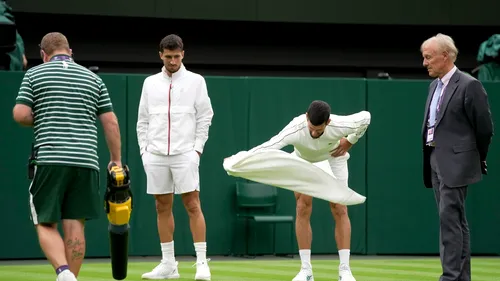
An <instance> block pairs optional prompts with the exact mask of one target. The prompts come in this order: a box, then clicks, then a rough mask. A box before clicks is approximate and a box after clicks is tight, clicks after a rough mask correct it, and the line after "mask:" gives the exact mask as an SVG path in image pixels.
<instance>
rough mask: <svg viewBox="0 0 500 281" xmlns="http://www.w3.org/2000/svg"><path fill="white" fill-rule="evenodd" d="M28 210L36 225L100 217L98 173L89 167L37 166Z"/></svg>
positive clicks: (31, 186)
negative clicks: (62, 220)
mask: <svg viewBox="0 0 500 281" xmlns="http://www.w3.org/2000/svg"><path fill="white" fill-rule="evenodd" d="M29 191H30V213H31V219H32V221H33V223H34V224H35V225H37V224H39V223H57V222H59V221H60V220H61V219H78V220H91V219H96V218H98V217H99V211H100V208H101V207H102V204H100V203H101V202H100V200H101V198H100V195H99V172H98V171H97V170H94V169H90V168H82V167H74V166H59V165H42V166H37V167H36V170H35V177H34V179H33V181H32V182H31V185H30V190H29Z"/></svg>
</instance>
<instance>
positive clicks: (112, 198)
mask: <svg viewBox="0 0 500 281" xmlns="http://www.w3.org/2000/svg"><path fill="white" fill-rule="evenodd" d="M104 197H105V198H104V209H105V210H106V214H107V216H108V221H109V227H108V231H109V242H110V252H111V268H112V273H113V278H114V279H115V280H123V279H125V278H126V277H127V268H128V232H129V229H130V225H129V221H130V215H131V214H132V191H131V190H130V177H129V169H128V166H127V165H124V166H123V168H122V167H119V166H118V165H116V164H115V163H112V164H111V166H110V167H109V169H108V175H107V188H106V193H105V195H104Z"/></svg>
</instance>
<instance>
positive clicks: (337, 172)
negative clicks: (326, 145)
mask: <svg viewBox="0 0 500 281" xmlns="http://www.w3.org/2000/svg"><path fill="white" fill-rule="evenodd" d="M292 155H294V156H297V155H296V154H295V153H294V152H292ZM349 158H351V155H350V154H349V152H346V154H345V155H343V156H339V157H330V158H329V159H327V160H324V161H320V162H314V163H312V164H313V165H314V166H316V167H318V168H320V169H321V170H323V171H325V172H327V173H328V174H330V175H332V176H334V177H335V178H336V179H339V180H341V181H344V182H345V185H347V186H349V184H348V181H349V168H348V166H347V160H349Z"/></svg>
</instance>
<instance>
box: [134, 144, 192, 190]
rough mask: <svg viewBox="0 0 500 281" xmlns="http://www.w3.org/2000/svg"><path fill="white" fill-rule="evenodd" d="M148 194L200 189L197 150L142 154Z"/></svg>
mask: <svg viewBox="0 0 500 281" xmlns="http://www.w3.org/2000/svg"><path fill="white" fill-rule="evenodd" d="M142 164H143V165H144V171H145V172H146V181H147V193H148V194H170V193H175V194H183V193H187V192H192V191H195V190H196V191H200V175H199V170H198V168H199V165H200V156H199V155H198V153H197V152H196V151H195V150H192V151H189V152H186V153H183V154H178V155H169V156H165V155H158V154H153V153H151V152H147V151H146V152H144V153H143V154H142Z"/></svg>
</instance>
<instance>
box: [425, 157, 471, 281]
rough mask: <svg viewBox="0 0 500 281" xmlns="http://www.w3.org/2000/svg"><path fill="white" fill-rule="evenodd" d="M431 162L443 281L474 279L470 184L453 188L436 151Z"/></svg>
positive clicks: (440, 279)
mask: <svg viewBox="0 0 500 281" xmlns="http://www.w3.org/2000/svg"><path fill="white" fill-rule="evenodd" d="M430 162H431V163H430V164H431V169H432V187H433V189H434V195H435V198H436V204H437V209H438V211H439V245H440V247H439V254H440V257H441V266H442V268H443V273H442V275H441V277H440V278H439V281H470V280H471V271H470V253H471V252H470V233H469V224H468V223H467V218H466V214H465V200H466V198H467V186H463V187H453V188H451V187H448V186H446V185H445V184H444V183H443V182H442V180H441V179H442V177H441V174H440V172H439V168H438V165H437V161H436V155H435V153H434V151H433V152H432V153H431V157H430Z"/></svg>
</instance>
